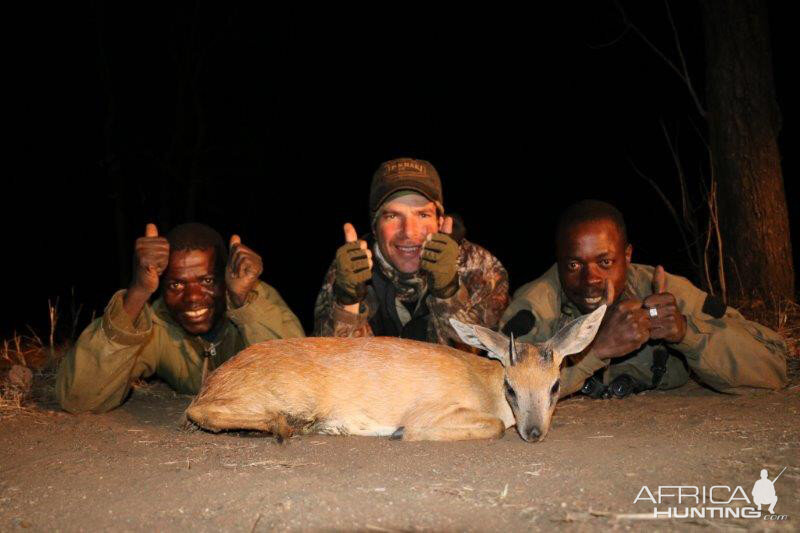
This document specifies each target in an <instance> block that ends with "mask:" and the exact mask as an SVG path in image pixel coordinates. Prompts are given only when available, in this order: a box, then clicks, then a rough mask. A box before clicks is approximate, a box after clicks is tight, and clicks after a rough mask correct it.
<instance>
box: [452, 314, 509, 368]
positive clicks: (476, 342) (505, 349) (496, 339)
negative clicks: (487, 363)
mask: <svg viewBox="0 0 800 533" xmlns="http://www.w3.org/2000/svg"><path fill="white" fill-rule="evenodd" d="M450 324H451V325H452V326H453V329H454V330H455V331H456V333H458V336H459V337H461V340H462V341H464V342H465V343H466V344H469V345H470V346H475V347H476V348H480V349H481V350H486V351H487V352H488V354H487V355H488V356H489V357H491V358H492V359H497V360H498V361H500V362H501V363H502V364H503V366H504V367H509V366H511V365H513V364H514V362H513V361H512V360H511V340H510V339H509V338H508V337H506V336H505V335H503V334H502V333H498V332H496V331H492V330H491V329H489V328H485V327H483V326H476V325H474V324H464V323H463V322H459V321H458V320H456V319H455V318H451V319H450Z"/></svg>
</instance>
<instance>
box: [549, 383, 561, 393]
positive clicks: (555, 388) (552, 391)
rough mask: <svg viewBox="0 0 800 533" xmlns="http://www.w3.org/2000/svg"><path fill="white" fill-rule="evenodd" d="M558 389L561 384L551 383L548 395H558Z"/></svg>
mask: <svg viewBox="0 0 800 533" xmlns="http://www.w3.org/2000/svg"><path fill="white" fill-rule="evenodd" d="M560 387H561V382H560V381H556V382H555V383H553V388H552V389H550V394H557V393H558V389H559V388H560Z"/></svg>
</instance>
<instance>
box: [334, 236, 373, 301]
mask: <svg viewBox="0 0 800 533" xmlns="http://www.w3.org/2000/svg"><path fill="white" fill-rule="evenodd" d="M344 240H345V243H344V244H343V245H342V246H340V247H339V249H338V250H336V267H335V268H336V281H335V282H334V294H335V295H336V301H337V302H339V304H341V305H344V306H347V307H348V308H349V309H348V310H349V311H351V312H355V313H358V309H357V306H358V304H359V303H360V302H362V301H363V300H364V298H366V296H367V281H369V280H370V279H371V278H372V250H370V249H369V248H368V247H367V241H364V240H359V239H358V234H357V233H356V229H355V228H354V227H353V225H352V224H350V223H349V222H348V223H346V224H345V225H344ZM350 306H355V309H353V308H351V307H350Z"/></svg>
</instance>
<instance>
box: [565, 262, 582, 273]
mask: <svg viewBox="0 0 800 533" xmlns="http://www.w3.org/2000/svg"><path fill="white" fill-rule="evenodd" d="M567 268H568V269H569V270H570V271H572V272H575V271H576V270H579V269H580V268H581V265H580V263H578V262H577V261H570V262H569V263H568V264H567Z"/></svg>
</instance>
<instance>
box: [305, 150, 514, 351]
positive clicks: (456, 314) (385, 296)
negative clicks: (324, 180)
mask: <svg viewBox="0 0 800 533" xmlns="http://www.w3.org/2000/svg"><path fill="white" fill-rule="evenodd" d="M369 208H370V216H371V220H372V233H371V234H370V235H367V236H366V238H365V239H363V240H359V239H358V235H357V233H356V230H355V228H354V227H353V226H352V225H351V224H349V223H348V224H345V225H344V237H345V244H344V245H343V246H341V247H340V248H339V250H338V251H337V252H336V258H335V260H334V262H333V264H332V265H331V267H330V269H329V270H328V273H327V275H326V276H325V281H324V283H323V286H322V289H321V290H320V292H319V295H318V297H317V303H316V306H315V309H314V319H315V320H314V324H315V325H314V334H315V335H319V336H336V337H364V336H372V335H375V336H391V337H403V338H408V339H416V340H423V341H429V342H434V343H439V344H457V343H458V341H459V337H458V335H457V334H456V333H455V331H453V329H452V326H451V324H450V322H449V319H450V318H451V317H453V318H456V319H458V320H460V321H462V322H465V323H470V324H479V325H482V326H486V327H490V328H494V327H496V326H497V323H498V321H499V319H500V316H501V315H502V313H503V310H504V309H505V308H506V306H507V305H508V274H507V273H506V271H505V269H504V268H503V265H502V264H500V261H498V260H497V259H496V258H495V257H493V256H492V255H491V254H490V253H489V252H487V251H486V250H485V249H483V248H481V247H480V246H478V245H476V244H473V243H471V242H469V241H467V240H465V239H463V238H460V237H459V236H458V235H455V234H454V232H453V219H452V218H451V217H448V216H445V214H444V206H443V203H442V185H441V181H440V178H439V174H438V173H437V172H436V169H434V168H433V165H431V164H430V163H428V162H427V161H423V160H419V159H411V158H401V159H394V160H392V161H387V162H386V163H383V164H382V165H381V166H380V168H378V170H377V171H376V172H375V174H374V176H373V178H372V186H371V188H370V198H369Z"/></svg>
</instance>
